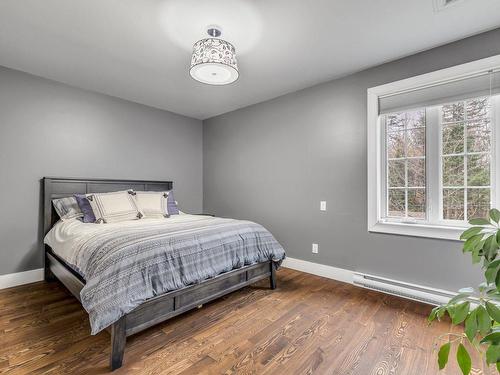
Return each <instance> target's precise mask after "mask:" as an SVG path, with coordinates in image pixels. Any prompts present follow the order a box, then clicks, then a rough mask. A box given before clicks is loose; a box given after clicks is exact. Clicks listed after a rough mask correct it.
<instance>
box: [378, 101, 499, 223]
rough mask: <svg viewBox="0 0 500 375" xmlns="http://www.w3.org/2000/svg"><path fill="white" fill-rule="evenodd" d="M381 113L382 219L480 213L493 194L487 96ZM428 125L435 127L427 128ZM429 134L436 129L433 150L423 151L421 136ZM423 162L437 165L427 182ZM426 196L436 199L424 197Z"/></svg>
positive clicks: (430, 219) (450, 218)
mask: <svg viewBox="0 0 500 375" xmlns="http://www.w3.org/2000/svg"><path fill="white" fill-rule="evenodd" d="M433 114H437V115H433ZM382 118H383V124H384V132H383V133H382V134H384V137H385V139H384V145H385V158H383V162H384V163H385V166H384V169H385V175H386V179H385V180H386V182H385V198H384V199H385V202H386V204H385V212H383V213H382V219H384V220H388V221H400V222H405V221H417V222H422V223H431V224H451V225H453V224H454V223H455V224H458V225H463V224H464V223H465V221H466V220H468V219H470V218H472V217H481V216H485V215H486V213H487V211H488V210H489V208H490V207H491V200H492V199H491V197H492V196H493V192H492V185H493V184H492V181H493V171H492V168H491V160H492V143H493V139H492V105H491V100H490V98H488V97H480V98H474V99H469V100H463V101H459V102H455V103H449V104H444V105H439V106H433V107H427V108H423V109H413V110H407V111H402V112H398V113H391V114H386V115H383V116H382ZM432 127H436V128H439V132H438V133H435V132H434V131H430V130H431V129H429V128H432ZM432 134H436V137H437V134H439V137H440V142H439V143H436V145H439V150H438V151H433V150H427V147H426V137H428V136H432ZM426 159H427V160H426ZM426 164H427V165H426ZM426 166H428V167H429V168H435V169H436V171H437V170H439V174H437V173H438V172H436V175H435V181H430V182H432V184H428V183H427V182H428V181H427V178H429V177H428V173H427V172H428V171H427V169H426ZM438 175H439V181H438V178H437V176H438ZM429 186H432V187H433V188H432V189H431V190H432V191H429V190H428V189H429ZM438 190H439V191H438ZM433 192H435V194H434V193H433ZM428 197H436V199H434V200H432V201H430V200H429V201H428ZM437 197H439V201H437V200H438V199H437ZM436 201H437V202H436ZM430 212H431V213H432V212H435V213H434V214H430ZM437 212H439V214H437Z"/></svg>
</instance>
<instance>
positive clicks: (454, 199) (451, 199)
mask: <svg viewBox="0 0 500 375" xmlns="http://www.w3.org/2000/svg"><path fill="white" fill-rule="evenodd" d="M443 219H445V220H464V189H443Z"/></svg>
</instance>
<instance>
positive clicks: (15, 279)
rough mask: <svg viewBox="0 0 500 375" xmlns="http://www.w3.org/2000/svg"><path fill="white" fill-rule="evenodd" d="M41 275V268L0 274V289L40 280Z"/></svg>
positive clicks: (41, 278) (42, 274)
mask: <svg viewBox="0 0 500 375" xmlns="http://www.w3.org/2000/svg"><path fill="white" fill-rule="evenodd" d="M43 276H44V273H43V268H38V269H36V270H30V271H24V272H17V273H9V274H7V275H0V289H5V288H11V287H13V286H18V285H23V284H29V283H35V282H37V281H42V280H43Z"/></svg>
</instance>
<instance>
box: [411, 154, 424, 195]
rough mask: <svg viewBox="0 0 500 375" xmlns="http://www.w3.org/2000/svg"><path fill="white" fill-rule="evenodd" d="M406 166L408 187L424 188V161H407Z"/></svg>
mask: <svg viewBox="0 0 500 375" xmlns="http://www.w3.org/2000/svg"><path fill="white" fill-rule="evenodd" d="M407 165H408V186H409V187H425V159H408V161H407ZM408 204H409V203H408Z"/></svg>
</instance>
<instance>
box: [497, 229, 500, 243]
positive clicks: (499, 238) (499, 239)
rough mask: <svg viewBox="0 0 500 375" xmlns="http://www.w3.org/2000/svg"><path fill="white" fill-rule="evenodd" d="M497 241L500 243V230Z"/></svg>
mask: <svg viewBox="0 0 500 375" xmlns="http://www.w3.org/2000/svg"><path fill="white" fill-rule="evenodd" d="M497 243H500V230H497Z"/></svg>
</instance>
